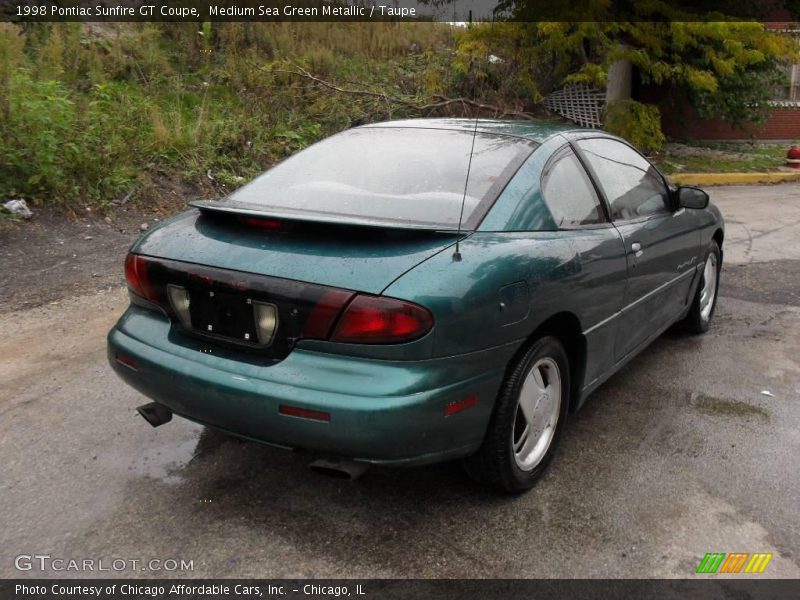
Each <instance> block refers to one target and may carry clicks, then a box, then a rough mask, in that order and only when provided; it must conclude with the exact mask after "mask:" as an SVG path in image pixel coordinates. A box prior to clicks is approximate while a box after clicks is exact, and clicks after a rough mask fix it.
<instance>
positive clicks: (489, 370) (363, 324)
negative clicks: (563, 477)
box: [108, 119, 724, 492]
mask: <svg viewBox="0 0 800 600" xmlns="http://www.w3.org/2000/svg"><path fill="white" fill-rule="evenodd" d="M723 235H724V228H723V221H722V217H721V215H720V213H719V211H718V210H717V209H716V208H715V207H714V206H712V205H709V198H708V195H707V194H706V193H705V192H703V191H702V190H698V189H695V188H687V187H679V188H675V187H673V186H671V185H670V184H669V182H668V181H666V180H665V178H664V177H663V176H662V175H661V174H660V173H659V172H658V170H657V169H656V168H655V167H654V166H653V165H652V164H650V163H649V162H648V161H647V159H646V158H644V157H643V156H642V155H641V154H640V153H639V152H637V151H636V150H635V149H634V148H632V147H631V146H630V145H629V144H628V143H626V142H625V141H623V140H621V139H618V138H615V137H613V136H610V135H608V134H605V133H603V132H601V131H593V130H586V129H580V130H576V129H571V128H568V127H565V126H562V125H554V124H552V123H545V122H535V121H534V122H513V121H494V120H479V121H475V120H462V119H422V120H409V121H395V122H388V123H378V124H375V125H367V126H364V127H358V128H355V129H351V130H348V131H345V132H343V133H339V134H337V135H334V136H332V137H330V138H328V139H326V140H323V141H321V142H319V143H317V144H315V145H313V146H311V147H309V148H307V149H306V150H304V151H302V152H300V153H298V154H296V155H294V156H292V157H291V158H289V159H287V160H286V161H284V162H282V163H281V164H279V165H277V166H275V167H273V168H272V169H270V170H269V171H267V172H266V173H264V174H263V175H261V176H259V177H258V178H256V179H255V180H253V181H252V182H251V183H249V184H247V185H245V186H244V187H242V188H240V189H238V190H237V191H235V192H233V193H232V194H230V195H229V196H228V197H226V198H224V199H223V200H221V201H207V202H194V203H192V208H191V209H190V210H188V211H187V212H184V213H182V214H179V215H177V216H175V217H173V218H171V219H169V220H168V221H165V222H164V223H163V224H161V225H160V226H159V227H157V228H154V229H153V230H152V231H150V232H148V233H147V234H146V235H144V236H143V237H142V238H141V239H140V240H139V241H137V242H136V243H135V244H134V246H133V247H132V248H131V251H130V253H129V254H128V256H127V259H126V262H125V274H126V279H127V282H128V287H129V289H130V297H131V305H130V307H129V308H128V310H127V311H126V312H125V314H124V315H123V316H122V317H121V318H120V320H119V322H118V323H117V324H116V325H115V326H114V328H113V329H112V330H111V332H110V333H109V335H108V357H109V361H110V363H111V365H112V367H113V368H114V369H115V370H116V372H117V373H118V374H119V376H120V377H122V379H124V380H125V381H126V382H127V383H129V384H130V385H132V386H133V387H134V388H136V389H137V390H139V391H140V392H142V393H143V394H145V395H147V396H149V397H150V398H151V399H152V400H153V401H154V402H152V403H150V404H146V405H144V406H141V407H139V412H140V413H141V414H142V415H143V416H144V417H145V418H147V420H148V421H149V422H150V423H151V424H152V425H154V426H157V425H160V424H162V423H165V422H166V421H168V420H169V419H170V418H171V417H172V414H173V413H175V414H178V415H181V416H183V417H186V418H188V419H191V420H193V421H196V422H198V423H202V424H204V425H208V426H211V427H215V428H218V429H221V430H224V431H227V432H230V433H233V434H236V435H239V436H242V437H245V438H249V439H252V440H256V441H259V442H265V443H269V444H274V445H278V446H282V447H287V448H301V449H307V450H311V451H314V452H316V453H318V454H320V455H324V456H328V457H334V458H336V459H338V460H341V461H343V464H349V465H355V464H370V463H372V464H386V465H419V464H425V463H432V462H437V461H444V460H449V459H454V458H462V457H463V458H465V464H466V466H467V470H468V471H469V472H470V474H472V475H473V476H474V477H475V478H477V479H478V480H480V481H484V482H487V483H491V484H494V485H496V486H499V487H501V488H503V489H505V490H508V491H512V492H517V491H522V490H525V489H528V488H530V487H531V486H532V485H533V483H534V481H535V480H536V478H537V477H538V476H539V475H540V474H541V473H542V471H543V470H544V468H545V467H546V465H547V464H548V462H549V460H550V458H551V457H552V455H553V452H554V450H555V448H556V445H557V443H558V439H559V434H560V433H561V431H562V430H563V427H564V422H565V420H566V418H567V415H568V414H569V412H571V411H575V410H576V409H578V408H579V407H580V406H581V404H582V403H583V402H584V401H585V400H586V398H587V396H588V395H589V394H590V393H591V392H592V391H593V390H594V389H595V388H597V386H599V385H600V384H601V383H602V382H603V381H605V380H606V379H607V378H608V377H609V376H611V375H612V374H613V373H614V372H615V371H617V370H618V369H619V368H620V367H621V366H622V365H623V364H624V363H625V362H627V361H628V360H630V359H631V358H632V357H633V356H635V355H636V354H637V353H638V352H639V351H641V350H642V349H643V348H645V347H646V346H647V345H648V344H649V343H650V342H652V341H653V340H654V339H655V338H656V337H658V336H659V335H660V334H661V333H662V332H663V331H664V330H665V329H667V328H668V327H669V326H670V325H672V324H673V323H675V322H677V321H681V320H683V321H684V322H685V324H686V325H687V329H689V330H691V331H693V332H696V333H701V332H704V331H706V330H707V329H708V326H709V321H710V320H711V317H712V316H713V314H714V306H715V302H716V298H717V286H718V282H719V271H720V266H721V263H722V242H723Z"/></svg>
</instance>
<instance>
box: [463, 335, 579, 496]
mask: <svg viewBox="0 0 800 600" xmlns="http://www.w3.org/2000/svg"><path fill="white" fill-rule="evenodd" d="M569 390H570V378H569V361H568V360H567V354H566V352H565V351H564V347H563V346H562V344H561V342H560V341H559V340H558V339H556V338H554V337H550V336H547V337H542V338H539V339H538V340H536V341H535V342H534V343H533V344H531V345H530V347H529V348H528V349H527V351H526V352H525V353H524V354H523V355H522V356H521V357H520V358H519V359H517V361H516V362H515V363H514V364H513V365H512V367H511V370H510V372H509V374H508V375H507V377H506V380H505V381H504V382H503V385H502V387H501V388H500V394H499V395H498V397H497V404H496V406H495V411H494V414H493V415H492V420H491V422H490V423H489V428H488V431H487V433H486V438H485V439H484V442H483V445H482V446H481V449H480V450H479V451H478V452H477V453H476V454H475V455H473V456H470V457H469V458H467V459H466V461H465V466H466V468H467V472H468V473H469V474H470V475H471V476H472V477H473V478H474V479H476V480H477V481H479V482H481V483H487V484H490V485H493V486H495V487H499V488H501V489H503V490H505V491H507V492H512V493H518V492H523V491H525V490H528V489H530V488H531V487H533V485H534V483H536V480H537V479H538V478H539V476H540V475H541V474H542V473H543V472H544V470H545V468H546V467H547V465H548V463H549V462H550V459H551V458H552V456H553V453H554V452H555V449H556V446H557V445H558V439H559V437H560V435H561V431H562V429H563V426H564V421H565V420H566V415H567V406H568V403H569Z"/></svg>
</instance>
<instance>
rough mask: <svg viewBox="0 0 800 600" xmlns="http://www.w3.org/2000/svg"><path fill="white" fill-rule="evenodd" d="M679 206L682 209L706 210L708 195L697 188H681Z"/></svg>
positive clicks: (678, 194)
mask: <svg viewBox="0 0 800 600" xmlns="http://www.w3.org/2000/svg"><path fill="white" fill-rule="evenodd" d="M676 193H677V196H678V206H680V207H681V208H705V207H707V206H708V194H707V193H706V192H704V191H703V190H701V189H700V188H696V187H679V188H678V190H677V192H676Z"/></svg>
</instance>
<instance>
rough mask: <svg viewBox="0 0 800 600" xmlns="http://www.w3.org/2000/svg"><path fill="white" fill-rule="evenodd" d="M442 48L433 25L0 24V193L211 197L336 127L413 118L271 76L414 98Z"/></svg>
mask: <svg viewBox="0 0 800 600" xmlns="http://www.w3.org/2000/svg"><path fill="white" fill-rule="evenodd" d="M451 45H452V30H451V28H450V26H448V25H446V24H441V23H422V24H411V23H348V24H343V25H342V26H337V27H330V26H329V25H328V24H326V23H292V24H287V23H244V24H242V23H218V24H217V23H205V24H202V25H200V26H198V25H196V24H191V23H183V24H177V23H170V24H154V23H140V24H135V23H118V24H114V23H86V24H80V23H39V24H26V25H25V26H24V28H23V27H20V26H16V25H9V24H0V145H1V147H2V149H3V151H2V153H0V199H2V198H8V197H23V198H26V199H27V200H29V201H32V202H34V203H44V202H48V203H61V204H65V205H83V204H93V205H95V206H97V205H100V206H102V205H104V204H106V203H108V202H109V201H111V200H114V199H120V198H122V197H133V198H134V200H138V201H158V199H159V197H160V195H161V194H162V189H161V184H162V183H163V182H164V181H168V182H170V183H171V184H172V183H174V184H177V185H180V186H183V187H187V186H188V187H190V188H193V190H198V191H200V192H201V193H207V194H214V195H218V194H221V193H225V192H226V191H229V190H230V189H231V188H233V187H236V186H237V185H239V184H241V182H242V181H243V180H244V179H247V178H249V177H251V176H253V175H255V174H257V173H258V172H260V171H262V170H264V169H265V168H266V167H268V166H269V165H270V164H272V163H274V162H275V161H278V160H281V159H282V158H284V157H285V156H286V155H288V154H290V153H292V152H295V151H297V150H299V149H301V148H303V147H305V146H307V145H308V144H311V143H313V142H314V141H316V140H318V139H320V138H322V137H324V136H326V135H329V134H331V133H333V132H335V131H339V130H341V129H344V128H347V127H349V126H352V125H355V124H361V123H365V122H370V121H375V120H382V119H386V118H392V117H403V116H416V115H413V113H412V112H410V111H409V110H406V109H402V108H398V107H397V106H392V105H387V103H386V102H383V101H382V100H380V99H379V98H375V97H371V96H367V95H363V96H361V95H340V94H337V93H336V92H334V91H331V90H329V89H326V88H323V87H320V86H318V85H314V84H312V83H310V82H309V81H303V80H300V79H298V77H296V76H292V75H288V74H286V73H280V71H286V70H292V68H291V67H292V65H302V66H304V68H307V69H309V70H310V71H312V72H314V73H315V74H316V75H319V76H322V77H325V78H328V79H331V80H333V81H337V82H341V83H343V84H345V85H347V86H348V87H358V88H366V89H373V90H380V91H385V92H387V93H390V94H404V95H411V96H413V95H416V94H420V95H421V94H423V93H425V91H426V90H427V89H429V88H431V87H432V86H435V85H437V84H436V82H435V81H432V75H435V74H436V73H438V72H439V71H440V70H441V65H443V64H444V62H445V61H446V60H447V54H446V51H444V50H442V49H445V48H447V47H450V46H451ZM439 89H440V90H441V89H442V86H441V85H440V86H439ZM444 91H446V90H444Z"/></svg>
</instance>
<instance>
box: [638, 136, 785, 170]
mask: <svg viewBox="0 0 800 600" xmlns="http://www.w3.org/2000/svg"><path fill="white" fill-rule="evenodd" d="M787 150H788V147H787V145H786V144H768V143H758V144H756V143H741V142H739V143H737V142H727V143H726V142H719V143H708V144H704V145H696V146H687V145H683V144H667V145H666V146H664V148H663V149H662V151H661V152H659V153H658V154H657V155H656V156H655V157H654V158H655V162H656V164H657V165H658V167H659V168H660V169H662V170H663V171H664V172H665V173H667V174H668V175H672V174H675V173H752V172H770V171H777V170H779V168H780V167H784V166H786V152H787Z"/></svg>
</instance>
